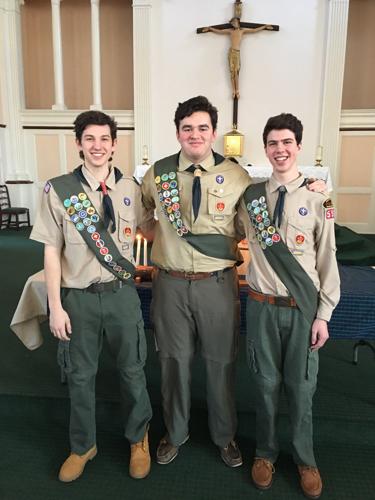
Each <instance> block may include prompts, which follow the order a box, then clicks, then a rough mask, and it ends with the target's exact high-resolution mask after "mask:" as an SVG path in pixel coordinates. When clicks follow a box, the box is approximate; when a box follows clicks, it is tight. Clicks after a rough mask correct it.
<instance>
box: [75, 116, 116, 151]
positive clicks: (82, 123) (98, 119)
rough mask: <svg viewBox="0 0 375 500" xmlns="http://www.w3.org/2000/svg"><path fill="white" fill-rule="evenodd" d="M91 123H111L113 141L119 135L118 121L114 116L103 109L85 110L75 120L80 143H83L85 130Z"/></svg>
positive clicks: (77, 137)
mask: <svg viewBox="0 0 375 500" xmlns="http://www.w3.org/2000/svg"><path fill="white" fill-rule="evenodd" d="M89 125H109V128H110V130H111V138H112V141H114V140H115V139H116V137H117V123H116V122H115V120H114V119H113V118H111V117H110V116H109V115H106V114H105V113H103V112H102V111H84V112H83V113H80V114H79V115H78V116H77V118H76V119H75V120H74V132H75V134H76V139H77V141H78V142H79V143H81V139H82V135H83V131H84V130H85V128H86V127H88V126H89Z"/></svg>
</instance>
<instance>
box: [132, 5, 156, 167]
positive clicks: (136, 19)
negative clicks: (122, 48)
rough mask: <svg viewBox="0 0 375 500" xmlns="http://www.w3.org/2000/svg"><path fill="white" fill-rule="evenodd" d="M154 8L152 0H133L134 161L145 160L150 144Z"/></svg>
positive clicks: (149, 150) (140, 161) (136, 162)
mask: <svg viewBox="0 0 375 500" xmlns="http://www.w3.org/2000/svg"><path fill="white" fill-rule="evenodd" d="M151 8H152V0H133V59H134V126H135V131H134V160H135V165H139V164H141V163H142V155H143V146H147V147H148V154H149V158H151V159H152V158H153V157H152V150H151V148H152V144H151V44H150V38H151Z"/></svg>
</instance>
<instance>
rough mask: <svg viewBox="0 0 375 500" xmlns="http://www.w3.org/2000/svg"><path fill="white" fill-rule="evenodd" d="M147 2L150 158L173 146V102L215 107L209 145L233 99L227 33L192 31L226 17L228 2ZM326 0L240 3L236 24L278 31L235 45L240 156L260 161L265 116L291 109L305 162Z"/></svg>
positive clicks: (225, 124) (227, 118) (310, 148)
mask: <svg viewBox="0 0 375 500" xmlns="http://www.w3.org/2000/svg"><path fill="white" fill-rule="evenodd" d="M152 3H153V7H152V31H153V32H152V49H151V50H152V89H153V90H152V108H153V112H152V116H151V120H152V134H153V138H152V142H153V148H152V150H153V156H154V158H152V160H156V159H157V158H160V157H162V156H165V155H168V154H171V153H173V152H175V151H177V149H178V143H177V142H176V138H175V128H174V124H173V116H174V111H175V109H176V106H177V103H178V102H181V101H184V100H186V99H188V98H190V97H192V96H195V95H198V94H203V95H206V96H207V97H208V98H209V99H210V100H211V101H212V103H213V104H214V105H215V106H217V108H218V110H219V124H218V139H217V143H216V147H215V149H216V150H217V151H219V152H222V142H223V141H222V136H223V134H224V133H225V132H228V131H229V130H230V129H231V125H232V109H233V101H232V97H231V85H230V78H229V68H228V62H227V52H228V48H229V46H230V40H229V36H223V35H216V34H214V33H204V34H200V35H197V34H196V28H198V27H203V26H207V25H213V24H222V23H225V22H227V21H229V19H230V18H231V17H232V16H233V3H234V2H231V1H229V0H215V1H214V2H213V1H212V0H190V1H183V0H154V1H153V2H152ZM327 4H328V1H327V0H267V1H264V0H252V1H244V2H243V9H242V18H241V20H242V21H245V22H255V23H267V24H278V25H279V26H280V31H278V32H274V31H272V32H270V31H261V32H259V33H252V34H246V35H245V36H244V37H243V39H242V44H241V72H240V92H241V98H240V100H239V117H238V128H239V130H240V131H241V132H242V133H244V134H245V152H244V159H246V160H248V161H249V162H250V163H252V164H265V163H266V162H267V160H266V159H265V157H264V152H263V144H262V139H261V135H262V130H263V127H264V125H265V122H266V120H267V119H268V117H269V116H272V115H275V114H278V113H281V112H291V113H293V114H296V115H297V116H298V117H299V118H300V119H301V120H302V122H303V124H304V128H305V136H304V141H303V149H302V152H301V154H300V164H301V165H307V164H312V163H313V161H314V158H315V152H316V146H317V144H318V142H319V140H318V137H319V130H320V115H321V100H322V83H323V69H324V56H325V53H324V51H325V36H326V35H325V32H326V24H327V10H328V6H327Z"/></svg>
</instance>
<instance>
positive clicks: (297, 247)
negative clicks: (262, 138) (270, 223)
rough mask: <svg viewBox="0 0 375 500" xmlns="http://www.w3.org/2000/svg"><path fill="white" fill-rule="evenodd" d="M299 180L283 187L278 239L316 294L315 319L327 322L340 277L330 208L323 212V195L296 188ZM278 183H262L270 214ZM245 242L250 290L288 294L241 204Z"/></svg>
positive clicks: (332, 215) (272, 179)
mask: <svg viewBox="0 0 375 500" xmlns="http://www.w3.org/2000/svg"><path fill="white" fill-rule="evenodd" d="M302 182H303V177H302V176H300V177H298V178H297V179H296V180H294V181H293V182H290V183H289V184H286V185H285V187H286V189H287V193H286V195H285V205H284V212H283V218H282V223H281V227H280V228H279V229H278V232H279V233H280V236H281V237H282V239H283V241H284V242H285V243H286V245H287V246H288V248H289V250H290V251H291V252H292V254H293V255H294V257H295V258H296V260H297V261H298V262H299V263H300V264H301V266H302V267H303V269H304V270H305V271H306V273H307V274H308V275H309V276H310V278H311V279H312V281H313V283H314V285H315V287H316V289H317V290H318V292H319V301H318V311H317V314H316V317H317V318H320V319H323V320H326V321H329V320H330V318H331V314H332V311H333V309H334V308H335V307H336V305H337V303H338V301H339V299H340V277H339V272H338V267H337V261H336V242H335V232H334V212H333V210H334V209H333V208H325V207H324V205H323V203H324V202H325V201H326V200H327V196H326V195H325V194H324V193H315V192H312V191H309V190H308V189H307V188H306V187H305V186H303V187H300V186H301V183H302ZM279 186H280V183H279V182H278V181H277V180H276V179H275V178H274V177H273V176H271V178H270V179H269V181H268V182H267V183H266V193H267V201H268V206H269V210H270V213H271V214H273V212H274V209H275V205H276V201H277V197H278V191H277V189H278V187H279ZM239 217H240V218H241V221H242V222H243V224H244V227H245V231H246V236H247V239H248V242H249V252H250V259H251V260H250V265H249V268H248V273H247V276H246V278H247V281H248V283H249V285H250V287H251V288H253V289H254V290H257V291H259V292H262V293H265V294H269V295H283V296H285V295H288V291H287V289H286V288H285V286H284V285H283V283H282V281H281V280H280V279H279V277H278V276H277V274H276V273H275V271H274V270H273V269H272V267H271V266H270V264H269V263H268V261H267V259H266V258H265V256H264V253H263V250H262V248H261V246H260V245H259V242H258V240H257V238H256V235H255V230H254V228H253V226H252V225H251V223H250V219H249V215H248V212H247V210H246V207H245V203H244V201H242V203H241V207H240V209H239Z"/></svg>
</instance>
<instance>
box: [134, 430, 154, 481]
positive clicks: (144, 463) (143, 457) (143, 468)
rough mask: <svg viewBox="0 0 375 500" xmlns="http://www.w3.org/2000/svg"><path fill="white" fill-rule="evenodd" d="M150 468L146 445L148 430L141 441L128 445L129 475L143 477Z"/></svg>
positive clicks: (137, 477) (148, 452)
mask: <svg viewBox="0 0 375 500" xmlns="http://www.w3.org/2000/svg"><path fill="white" fill-rule="evenodd" d="M150 469H151V457H150V450H149V447H148V432H147V431H146V434H145V435H144V438H143V439H142V441H139V443H135V444H132V445H130V464H129V475H130V476H131V477H132V478H133V479H143V478H144V477H146V476H147V475H148V473H149V472H150Z"/></svg>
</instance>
